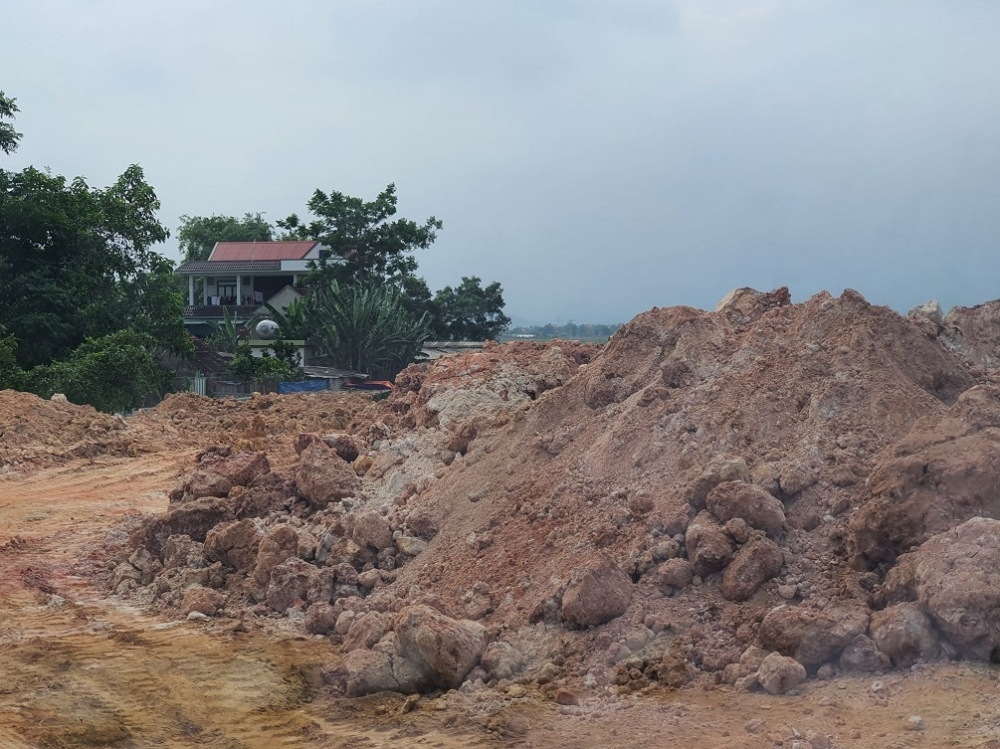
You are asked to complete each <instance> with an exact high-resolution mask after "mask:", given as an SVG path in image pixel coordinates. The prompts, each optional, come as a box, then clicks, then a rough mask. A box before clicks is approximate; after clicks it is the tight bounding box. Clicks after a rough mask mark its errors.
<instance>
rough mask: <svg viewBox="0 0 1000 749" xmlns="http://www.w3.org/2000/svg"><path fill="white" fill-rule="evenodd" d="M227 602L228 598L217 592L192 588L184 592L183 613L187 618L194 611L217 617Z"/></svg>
mask: <svg viewBox="0 0 1000 749" xmlns="http://www.w3.org/2000/svg"><path fill="white" fill-rule="evenodd" d="M225 602H226V597H225V596H224V595H223V594H222V593H220V592H219V591H217V590H212V589H211V588H203V587H200V586H192V587H190V588H188V589H187V590H185V591H184V598H183V600H182V601H181V613H182V614H183V615H185V616H187V615H188V614H190V613H191V612H192V611H197V612H198V613H199V614H204V615H205V616H215V613H216V612H217V611H218V610H219V609H221V608H222V606H223V605H224V604H225Z"/></svg>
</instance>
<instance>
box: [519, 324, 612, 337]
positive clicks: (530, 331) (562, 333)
mask: <svg viewBox="0 0 1000 749" xmlns="http://www.w3.org/2000/svg"><path fill="white" fill-rule="evenodd" d="M621 326H622V324H621V323H617V324H615V325H603V324H594V323H583V324H579V325H578V324H577V323H575V322H568V323H566V324H565V325H553V324H552V323H549V324H548V325H521V326H518V327H516V328H508V330H507V332H506V333H505V334H504V336H503V337H504V338H505V339H511V338H514V339H517V338H535V339H538V340H548V339H550V338H566V339H580V340H588V341H589V340H595V341H596V340H601V341H606V340H607V339H608V338H610V337H611V335H612V334H613V333H614V332H615V331H616V330H618V328H620V327H621Z"/></svg>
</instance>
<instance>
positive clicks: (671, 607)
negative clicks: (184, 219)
mask: <svg viewBox="0 0 1000 749" xmlns="http://www.w3.org/2000/svg"><path fill="white" fill-rule="evenodd" d="M925 307H926V306H925ZM998 308H1000V304H998V303H990V304H988V305H982V306H981V307H979V308H973V309H961V310H956V311H953V312H952V313H951V314H949V315H948V317H947V318H944V319H942V318H941V316H940V314H939V313H937V314H935V313H933V311H928V310H927V309H923V308H921V309H920V310H916V311H915V312H914V313H911V315H910V316H909V317H907V318H903V317H901V316H899V315H898V314H896V313H895V312H893V311H891V310H889V309H887V308H883V307H876V306H872V305H870V304H868V303H867V302H866V301H865V300H864V299H863V298H862V297H861V296H860V295H858V294H857V293H855V292H853V291H846V292H844V294H843V295H841V296H840V297H839V298H834V297H832V296H830V295H829V294H826V293H823V294H819V295H817V296H815V297H813V298H811V299H809V300H808V301H806V302H805V303H802V304H791V302H790V298H789V295H788V292H787V290H786V289H778V290H776V291H773V292H770V293H766V294H764V293H758V292H755V291H752V290H749V289H743V290H738V291H737V292H734V293H733V294H731V295H730V296H729V297H727V299H726V300H724V302H723V304H721V305H720V308H719V309H718V310H717V311H715V312H704V311H699V310H695V309H690V308H685V307H675V308H669V309H653V310H651V311H649V312H646V313H643V314H641V315H639V316H638V317H636V318H635V319H634V320H633V321H632V322H630V323H629V324H628V325H626V326H624V327H623V328H622V329H621V330H620V331H618V332H617V333H616V334H615V335H614V337H613V338H612V340H611V341H610V342H609V343H608V344H607V345H606V346H604V347H603V348H598V347H595V346H588V345H582V344H577V343H567V342H558V341H557V342H553V343H551V344H538V343H515V344H506V345H489V346H487V348H486V349H484V350H483V351H482V352H476V353H470V354H466V355H460V356H454V357H446V358H444V359H441V360H438V361H436V362H434V363H431V364H424V365H415V366H412V367H410V368H409V369H407V370H406V371H404V372H403V373H402V374H401V375H400V376H399V378H398V379H397V389H396V391H395V392H394V393H393V395H392V396H391V397H390V398H389V399H388V400H386V401H384V402H382V403H378V404H372V405H370V406H367V407H365V408H364V409H354V410H353V411H352V410H351V409H349V408H346V407H345V408H344V414H341V415H342V416H345V415H347V414H348V413H350V414H353V420H352V421H350V423H347V419H346V418H345V419H340V420H339V421H338V420H337V419H336V418H334V417H333V415H334V414H335V413H336V407H335V406H334V405H333V404H332V403H331V404H328V403H326V402H323V405H322V409H323V410H324V411H325V414H324V415H323V416H322V417H320V415H319V410H320V409H319V408H317V409H314V413H312V414H311V415H310V416H315V417H316V418H308V419H307V418H301V419H300V420H298V421H296V422H295V424H294V426H295V427H298V428H297V429H296V430H295V431H296V433H298V436H297V437H296V438H295V440H294V449H295V453H296V454H297V456H298V457H297V459H295V460H294V461H286V463H287V465H284V464H283V465H279V463H283V461H278V460H274V457H275V454H274V453H271V454H269V451H268V449H267V446H266V445H263V446H260V445H258V446H256V447H257V449H245V448H247V447H254V445H250V444H249V443H247V444H243V443H240V442H239V441H236V440H232V439H230V440H228V441H226V440H216V439H214V438H215V437H216V436H218V435H223V434H226V433H229V432H231V431H232V429H233V427H234V425H238V424H240V423H242V422H240V419H243V420H246V419H248V418H250V419H253V418H265V416H264V414H267V413H271V414H273V413H277V412H278V410H279V409H281V408H282V407H283V406H282V404H283V403H284V401H283V400H282V399H280V398H279V399H277V400H275V401H273V402H271V403H270V405H269V406H268V407H267V409H262V408H260V407H259V406H258V407H256V408H257V410H256V411H255V410H253V409H254V408H255V407H254V405H253V404H252V403H251V404H250V405H246V406H236V405H229V404H225V403H221V404H220V403H210V402H208V401H204V400H201V399H197V398H194V397H191V396H188V397H185V398H184V399H182V400H181V399H170V400H168V401H167V402H166V403H165V404H164V405H163V406H161V407H160V408H159V409H157V410H156V411H154V412H150V413H148V414H144V415H143V416H141V417H135V418H133V419H132V420H129V421H128V422H127V423H128V427H127V429H132V428H133V424H135V425H141V428H142V429H144V430H150V431H153V430H155V429H156V428H157V425H164V424H165V425H175V426H176V425H178V424H179V423H180V422H183V425H184V428H180V427H179V426H177V427H176V431H177V432H178V433H180V432H184V431H185V430H186V429H193V428H194V427H193V426H191V425H194V424H198V423H201V424H202V425H203V426H202V427H201V430H200V431H196V433H197V434H198V436H199V437H204V436H212V437H213V440H212V441H213V442H217V443H219V444H217V445H216V446H215V447H210V448H208V449H206V450H204V451H203V452H202V453H200V454H199V456H198V458H197V460H196V462H195V464H194V465H193V466H192V467H191V469H190V470H189V471H187V472H186V473H185V474H184V475H183V476H181V477H180V479H179V481H178V484H177V486H176V487H174V489H173V491H172V492H171V495H170V506H169V508H168V510H167V512H166V513H163V514H160V515H156V516H151V517H148V518H146V519H145V520H144V521H142V523H141V524H139V526H138V527H137V528H135V529H134V531H133V533H132V536H131V541H130V545H129V546H128V548H125V549H121V550H118V551H117V552H116V553H115V555H114V557H113V558H112V559H111V560H110V561H109V565H108V570H109V574H108V584H109V586H110V588H111V590H113V591H114V592H115V593H116V594H118V595H124V596H129V597H131V598H132V599H133V600H136V601H139V602H144V603H147V604H150V605H153V606H157V607H162V608H164V609H167V610H177V609H179V610H180V612H181V613H183V614H186V615H189V616H191V617H195V618H206V617H219V618H223V619H224V618H234V619H241V622H240V624H239V626H253V625H254V623H255V622H261V623H268V622H270V623H271V624H274V625H276V626H277V625H280V626H284V627H291V628H292V629H295V630H305V631H307V632H309V633H311V634H313V635H318V636H323V637H324V638H325V639H326V641H327V643H328V644H324V645H318V647H324V648H327V649H328V651H329V657H328V663H329V665H328V668H327V669H326V671H325V672H324V679H325V680H326V682H327V683H328V684H330V685H332V686H333V687H334V688H336V689H340V690H343V691H344V692H345V693H347V694H351V695H359V694H365V693H369V692H374V691H380V690H384V689H393V690H399V691H404V692H420V691H428V690H434V689H444V688H453V687H458V686H460V685H461V684H462V683H463V682H465V681H475V680H482V681H483V682H484V683H486V684H494V683H496V684H502V683H504V682H508V681H511V680H514V681H522V682H525V683H528V682H531V683H537V684H542V685H547V686H545V687H544V688H553V689H554V688H555V686H556V685H560V684H569V685H576V686H578V687H580V688H590V689H595V690H598V689H605V690H610V691H613V692H618V693H621V692H627V691H635V690H641V689H645V688H650V687H653V686H656V685H666V686H671V687H678V686H682V685H684V684H687V683H691V682H697V681H699V680H704V679H708V680H712V681H714V682H725V683H728V684H734V685H737V686H738V687H739V688H744V689H758V688H760V689H764V690H767V691H769V692H782V691H785V690H787V689H790V688H793V687H794V686H795V684H797V683H798V682H799V681H801V680H802V679H804V678H807V677H808V676H810V675H818V676H819V677H825V676H828V675H831V674H834V673H836V672H842V671H843V672H847V671H868V672H878V671H881V670H886V669H890V668H893V667H906V666H909V665H910V664H912V663H914V662H916V661H919V660H927V659H935V658H973V659H987V658H993V659H996V658H997V657H998V655H1000V619H998V618H997V617H996V616H995V615H994V612H995V611H996V610H997V608H998V607H1000V583H997V582H996V580H995V576H994V575H993V574H992V571H993V569H994V568H995V567H996V565H997V564H998V563H1000V559H997V558H996V557H997V556H998V552H997V549H1000V495H997V494H996V492H995V487H996V485H997V482H998V480H1000V458H997V455H1000V450H997V449H996V447H997V446H998V444H1000V386H998V385H997V384H996V383H995V377H994V370H993V369H992V366H993V363H994V362H995V361H996V359H995V357H996V356H997V352H998V351H1000V334H997V333H995V332H993V328H992V326H990V325H989V324H988V321H989V318H990V316H991V315H995V313H996V310H997V309H998ZM4 397H6V395H5V396H4ZM288 397H289V396H283V397H282V398H288ZM303 397H305V398H315V397H316V396H303ZM0 402H2V401H0ZM311 402H313V403H320V401H311ZM44 406H45V408H48V409H65V408H67V406H66V405H65V404H44ZM39 407H41V406H39ZM73 408H75V407H73ZM245 409H249V410H245ZM210 412H211V419H210V418H209V413H210ZM60 413H61V411H60ZM70 413H71V412H69V411H67V414H70ZM179 414H185V415H184V416H183V417H181V416H179ZM53 418H55V417H53ZM71 418H72V419H78V420H80V424H81V425H83V424H84V420H82V418H83V417H82V416H79V415H77V412H75V411H74V412H72V413H71ZM88 418H90V419H91V422H87V424H88V425H87V426H86V429H88V430H89V429H93V428H94V427H93V426H90V424H92V423H96V420H97V418H98V415H96V414H93V413H91V414H90V415H89V417H88ZM101 418H102V419H103V418H104V417H101ZM213 419H214V420H215V421H214V422H213V423H214V424H216V426H212V427H209V426H207V425H205V424H204V422H206V421H211V420H213ZM226 419H230V420H231V421H230V422H226V421H225V420H226ZM223 422H225V423H226V424H227V425H228V426H225V427H222V426H218V425H219V424H221V423H223ZM100 423H101V424H104V422H103V421H102V422H100ZM107 423H109V424H112V423H115V424H116V423H117V422H112V421H109V422H107ZM81 428H83V427H82V426H81ZM101 428H102V429H104V428H105V427H101ZM111 428H112V427H107V429H111ZM114 428H119V427H114ZM163 429H164V430H165V431H164V432H163V433H164V434H166V435H167V436H168V438H169V437H170V435H171V434H172V433H171V432H169V429H167V428H166V427H163ZM284 433H285V434H291V433H292V430H290V429H286V430H284ZM102 434H103V432H102ZM85 437H86V434H84V435H82V436H81V437H80V439H81V440H82V439H84V438H85ZM5 439H6V437H5ZM72 444H76V442H73V443H72ZM116 444H117V443H116ZM286 444H287V445H290V444H291V442H290V440H288V442H287V443H286ZM60 446H61V447H60V449H63V448H66V449H69V450H70V452H71V451H72V450H71V449H70V447H71V445H70V444H69V443H66V444H65V445H64V444H63V443H60ZM5 449H7V448H6V447H5ZM22 449H23V448H22ZM280 449H289V450H290V447H286V448H280V447H278V446H277V438H275V450H280Z"/></svg>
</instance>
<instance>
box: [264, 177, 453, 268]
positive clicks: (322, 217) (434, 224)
mask: <svg viewBox="0 0 1000 749" xmlns="http://www.w3.org/2000/svg"><path fill="white" fill-rule="evenodd" d="M307 205H308V208H309V211H310V212H311V213H312V214H313V216H314V218H313V219H312V220H310V221H308V222H303V221H301V220H300V219H299V217H298V216H297V215H295V214H292V215H291V216H289V217H288V218H286V219H285V220H283V221H278V226H280V227H282V228H283V229H285V230H286V231H287V232H288V235H289V236H291V237H294V238H297V239H313V240H318V241H319V242H321V243H322V244H323V245H325V246H326V247H328V248H329V249H330V251H331V253H332V255H333V256H334V257H336V258H337V259H339V260H340V261H342V262H338V263H328V262H326V261H322V262H321V263H320V273H321V275H322V277H323V278H324V280H329V279H331V278H332V279H335V280H337V281H338V282H339V283H342V284H350V283H360V284H365V283H373V282H375V281H382V282H400V281H401V280H402V279H404V278H406V277H408V276H411V275H413V273H414V272H415V271H416V269H417V261H416V259H415V258H414V257H413V253H414V252H415V251H416V250H418V249H427V248H428V247H430V246H431V244H432V243H433V242H434V240H435V239H436V238H437V232H438V230H440V229H441V226H442V223H441V222H440V221H439V220H438V219H436V218H434V217H433V216H431V217H430V218H428V219H427V220H426V221H424V223H422V224H418V223H417V222H415V221H411V220H409V219H404V218H397V219H393V218H392V217H393V216H395V215H396V186H395V185H393V184H390V185H388V186H387V187H386V188H385V190H383V191H382V192H381V193H380V194H379V196H378V197H377V198H375V200H373V201H371V202H365V201H364V200H362V199H361V198H355V197H352V196H350V195H345V194H344V193H342V192H336V191H334V192H331V193H325V192H323V191H322V190H316V191H315V192H314V193H313V195H312V197H311V198H310V199H309V202H308V204H307Z"/></svg>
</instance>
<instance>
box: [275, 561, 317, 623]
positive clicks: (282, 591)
mask: <svg viewBox="0 0 1000 749" xmlns="http://www.w3.org/2000/svg"><path fill="white" fill-rule="evenodd" d="M318 573H319V569H318V568H317V567H314V566H313V565H311V564H309V563H308V562H304V561H302V560H301V559H299V558H297V557H295V558H292V559H287V560H286V561H284V562H282V563H281V564H278V565H275V566H274V567H273V568H272V569H271V579H270V582H268V584H267V593H266V595H265V597H264V602H265V603H266V604H267V605H268V606H270V607H271V608H272V609H274V610H275V611H277V612H278V613H279V614H283V613H285V612H286V611H287V610H288V608H289V607H290V606H291V605H292V604H293V603H295V601H297V600H298V601H306V600H308V598H309V589H310V587H311V585H312V583H313V580H314V579H315V578H316V576H317V574H318ZM318 603H329V599H327V600H326V601H318Z"/></svg>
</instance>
